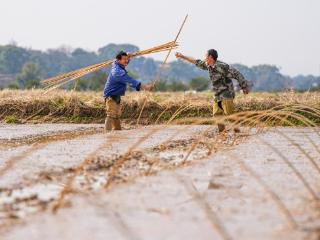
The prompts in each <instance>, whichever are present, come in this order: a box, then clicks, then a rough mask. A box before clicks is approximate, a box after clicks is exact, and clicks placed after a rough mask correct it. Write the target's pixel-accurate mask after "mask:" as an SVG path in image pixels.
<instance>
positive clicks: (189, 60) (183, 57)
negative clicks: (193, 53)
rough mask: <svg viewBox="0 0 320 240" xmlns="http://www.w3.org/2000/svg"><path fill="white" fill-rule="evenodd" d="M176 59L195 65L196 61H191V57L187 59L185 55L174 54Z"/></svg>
mask: <svg viewBox="0 0 320 240" xmlns="http://www.w3.org/2000/svg"><path fill="white" fill-rule="evenodd" d="M176 58H181V59H183V60H186V61H188V62H190V63H193V64H196V60H195V59H193V58H192V57H187V56H185V55H183V54H182V53H179V52H176Z"/></svg>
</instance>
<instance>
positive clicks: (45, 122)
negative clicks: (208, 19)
mask: <svg viewBox="0 0 320 240" xmlns="http://www.w3.org/2000/svg"><path fill="white" fill-rule="evenodd" d="M235 102H236V112H235V113H234V114H233V115H230V116H226V117H224V116H222V117H220V118H213V117H212V110H211V104H212V94H211V93H152V94H147V93H142V94H141V93H129V94H127V95H126V96H125V97H124V98H123V101H122V105H123V120H124V121H125V122H126V127H125V130H123V131H111V132H108V133H104V132H103V124H100V123H102V122H103V120H104V117H105V112H104V102H103V99H102V97H101V93H98V92H66V91H62V90H58V91H54V92H50V93H45V92H44V91H43V90H31V91H13V90H4V91H1V92H0V118H1V121H2V123H1V124H0V236H2V238H3V239H25V238H26V236H28V238H29V239H39V240H42V239H80V240H82V239H83V240H86V239H89V238H90V239H188V240H189V239H190V240H193V239H208V240H209V239H210V240H211V239H225V240H230V239H244V240H247V239H268V240H269V239H296V240H302V239H308V240H318V239H319V236H320V235H319V234H320V212H319V209H320V208H319V204H320V202H319V199H320V184H319V183H320V161H319V159H320V158H319V155H320V151H319V146H320V144H319V142H320V140H319V138H320V133H319V124H320V93H295V92H285V93H253V94H250V95H248V96H243V95H239V96H238V97H237V98H236V100H235ZM218 121H223V122H227V130H226V131H225V132H223V133H218V131H217V127H216V125H215V124H216V123H217V122H218ZM137 122H138V123H140V124H137ZM15 123H16V124H15ZM18 123H25V124H18ZM30 123H38V124H30ZM76 123H77V124H76ZM79 123H86V124H79ZM143 125H149V126H143ZM235 127H239V128H240V130H241V131H240V132H237V131H233V129H234V128H235ZM79 226H80V227H79ZM159 226H161V227H159Z"/></svg>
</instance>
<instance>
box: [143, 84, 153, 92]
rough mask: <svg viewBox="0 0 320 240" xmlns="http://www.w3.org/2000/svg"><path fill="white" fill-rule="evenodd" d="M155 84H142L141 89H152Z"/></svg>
mask: <svg viewBox="0 0 320 240" xmlns="http://www.w3.org/2000/svg"><path fill="white" fill-rule="evenodd" d="M152 89H153V85H152V84H141V90H143V91H152Z"/></svg>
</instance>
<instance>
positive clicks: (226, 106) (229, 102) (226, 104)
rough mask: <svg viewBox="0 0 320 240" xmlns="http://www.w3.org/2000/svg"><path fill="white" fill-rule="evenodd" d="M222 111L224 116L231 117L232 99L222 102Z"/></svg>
mask: <svg viewBox="0 0 320 240" xmlns="http://www.w3.org/2000/svg"><path fill="white" fill-rule="evenodd" d="M221 105H222V109H223V112H224V114H225V115H231V114H232V113H233V111H234V104H233V99H224V100H222V103H221Z"/></svg>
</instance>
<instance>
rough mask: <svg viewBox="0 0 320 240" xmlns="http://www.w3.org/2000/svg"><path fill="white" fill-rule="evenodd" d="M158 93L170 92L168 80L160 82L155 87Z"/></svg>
mask: <svg viewBox="0 0 320 240" xmlns="http://www.w3.org/2000/svg"><path fill="white" fill-rule="evenodd" d="M154 90H155V91H156V92H166V91H168V84H167V81H166V80H158V81H157V82H156V85H155V86H154Z"/></svg>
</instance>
